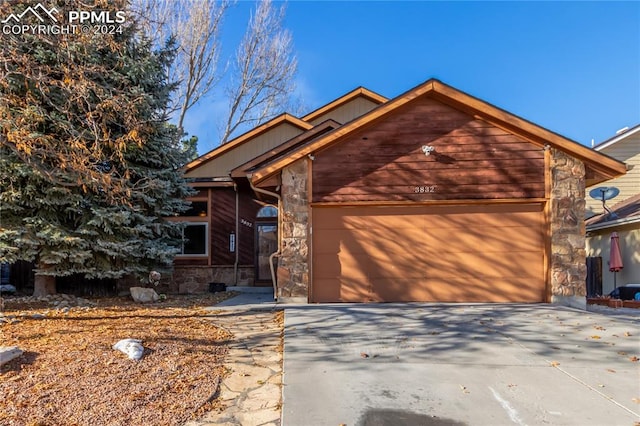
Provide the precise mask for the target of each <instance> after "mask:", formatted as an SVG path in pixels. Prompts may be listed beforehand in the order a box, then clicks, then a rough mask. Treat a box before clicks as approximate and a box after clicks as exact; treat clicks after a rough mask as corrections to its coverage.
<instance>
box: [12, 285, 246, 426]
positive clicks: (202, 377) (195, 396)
mask: <svg viewBox="0 0 640 426" xmlns="http://www.w3.org/2000/svg"><path fill="white" fill-rule="evenodd" d="M232 295H233V294H232V293H216V294H207V295H202V296H172V295H170V296H169V297H168V298H167V300H166V301H163V302H158V303H152V304H145V305H140V304H136V303H134V302H133V301H132V300H131V299H130V298H128V297H121V298H108V299H92V300H91V301H92V302H93V303H94V305H95V306H90V307H88V306H84V307H77V306H71V307H65V308H63V309H54V308H52V307H51V306H49V305H48V304H47V303H46V302H43V301H35V300H33V301H24V300H20V299H12V298H5V306H4V310H3V311H1V312H0V345H2V346H18V347H19V348H20V349H22V350H23V351H24V354H23V355H22V356H20V357H19V358H16V359H14V360H12V361H10V362H8V363H7V364H4V365H2V366H0V424H2V425H65V426H66V425H125V424H126V425H132V426H135V425H178V424H182V423H184V422H185V421H187V420H189V419H193V418H198V417H200V416H201V415H203V414H204V413H206V412H207V411H211V410H215V409H216V408H217V404H218V402H217V401H216V399H215V397H216V392H217V390H218V384H219V382H220V379H221V378H222V377H223V376H224V375H225V373H226V371H225V368H224V366H223V360H224V357H225V354H226V353H227V348H226V346H225V345H226V343H227V342H228V341H229V339H231V338H232V336H231V335H230V334H229V332H228V331H226V330H224V329H222V328H218V327H216V325H215V319H213V320H212V319H211V312H209V311H205V310H204V309H203V308H204V307H207V306H213V305H215V304H216V303H219V302H220V301H222V300H224V299H226V298H228V297H230V296H232ZM12 300H15V302H14V301H12ZM71 304H72V305H73V303H71ZM207 315H208V316H209V318H208V319H207V318H206V316H207ZM125 338H134V339H140V340H142V342H143V343H142V344H143V346H144V355H143V357H142V359H140V360H139V361H135V360H131V359H129V358H127V356H126V355H125V354H123V353H121V352H119V351H116V350H113V349H112V346H113V345H114V344H115V343H116V342H118V341H119V340H121V339H125Z"/></svg>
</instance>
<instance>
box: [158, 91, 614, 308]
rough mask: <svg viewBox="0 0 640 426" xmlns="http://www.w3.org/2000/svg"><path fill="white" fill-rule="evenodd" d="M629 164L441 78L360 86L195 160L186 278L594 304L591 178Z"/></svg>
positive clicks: (179, 270)
mask: <svg viewBox="0 0 640 426" xmlns="http://www.w3.org/2000/svg"><path fill="white" fill-rule="evenodd" d="M625 171H626V167H625V165H624V163H622V162H620V161H618V160H615V159H613V158H610V157H608V156H606V155H603V154H601V153H599V152H597V151H593V150H591V149H589V148H587V147H585V146H583V145H580V144H578V143H576V142H574V141H571V140H569V139H567V138H564V137H562V136H560V135H558V134H556V133H553V132H551V131H549V130H547V129H544V128H542V127H540V126H537V125H535V124H533V123H531V122H529V121H526V120H525V119H522V118H520V117H517V116H515V115H513V114H510V113H508V112H507V111H504V110H502V109H500V108H498V107H496V106H493V105H491V104H489V103H487V102H484V101H482V100H480V99H477V98H475V97H473V96H470V95H468V94H466V93H464V92H462V91H460V90H458V89H455V88H453V87H451V86H448V85H446V84H444V83H442V82H440V81H438V80H434V79H432V80H428V81H426V82H425V83H423V84H420V85H419V86H417V87H414V88H412V89H410V90H409V91H407V92H406V93H403V94H401V95H399V96H397V97H396V98H393V99H386V98H384V97H383V96H380V95H378V94H376V93H374V92H371V91H369V90H367V89H364V88H359V89H356V90H355V91H352V92H350V93H348V94H346V95H344V96H342V97H340V98H338V99H336V100H335V101H333V102H331V103H329V104H328V105H326V106H323V107H321V108H319V109H317V110H315V111H313V112H312V113H310V114H308V115H306V116H304V117H301V118H296V117H293V116H291V115H287V114H283V115H281V116H278V117H276V118H274V119H273V120H271V121H269V122H267V123H265V124H263V125H261V126H258V127H256V128H255V129H253V130H251V131H249V132H247V133H245V134H243V135H241V136H239V137H238V138H236V139H234V140H232V141H230V142H229V143H227V144H225V145H222V146H220V147H218V148H216V149H214V150H212V151H211V152H209V153H207V154H205V155H203V156H202V157H200V158H198V159H196V160H194V161H193V162H192V163H190V164H188V165H187V166H186V168H185V174H186V176H187V177H188V178H191V179H192V180H193V185H194V187H195V188H196V189H198V191H199V192H198V194H197V196H195V197H193V199H192V201H193V208H192V210H191V212H189V215H188V216H185V217H182V218H180V220H187V221H188V223H189V226H188V227H187V229H186V231H185V236H186V237H187V240H186V241H187V242H186V243H185V246H184V250H183V253H182V254H181V255H180V256H178V257H177V259H176V261H175V271H174V274H173V276H172V277H171V279H172V283H173V286H174V288H176V289H178V290H179V291H182V292H195V291H206V285H207V283H208V282H224V283H226V284H230V285H234V284H238V285H256V286H258V285H266V286H273V287H274V292H275V293H274V294H275V296H276V297H277V299H278V301H279V302H289V301H302V302H311V303H323V302H391V301H438V302H529V303H535V302H554V303H562V304H566V305H574V306H581V307H583V306H584V305H585V297H584V296H585V285H584V280H585V275H586V268H585V248H584V247H585V231H584V222H583V220H582V218H583V217H584V214H585V210H584V202H585V201H584V198H585V185H588V186H591V185H595V184H599V183H601V182H604V181H607V180H609V179H613V178H616V177H619V176H622V175H624V173H625Z"/></svg>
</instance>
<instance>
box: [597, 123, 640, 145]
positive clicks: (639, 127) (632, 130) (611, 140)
mask: <svg viewBox="0 0 640 426" xmlns="http://www.w3.org/2000/svg"><path fill="white" fill-rule="evenodd" d="M638 132H640V124H638V125H636V126H634V127H632V128H630V129H627V130H625V131H623V132H621V133H620V134H617V135H615V136H614V137H612V138H609V139H607V140H606V141H603V142H600V143H599V144H598V145H596V146H594V147H593V149H595V150H596V151H601V150H603V149H605V148H608V147H610V146H611V145H613V144H615V143H617V142H620V141H622V140H625V139H626V138H628V137H629V136H631V135H633V134H634V133H638Z"/></svg>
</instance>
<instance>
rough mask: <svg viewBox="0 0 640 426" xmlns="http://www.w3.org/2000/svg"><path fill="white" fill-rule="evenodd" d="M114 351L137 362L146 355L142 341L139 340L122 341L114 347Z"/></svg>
mask: <svg viewBox="0 0 640 426" xmlns="http://www.w3.org/2000/svg"><path fill="white" fill-rule="evenodd" d="M113 349H114V350H116V351H120V352H122V353H123V354H125V355H127V356H128V357H129V359H135V360H136V361H137V360H139V359H140V358H142V354H143V353H144V348H143V347H142V340H137V339H122V340H120V341H119V342H118V343H116V344H115V345H113Z"/></svg>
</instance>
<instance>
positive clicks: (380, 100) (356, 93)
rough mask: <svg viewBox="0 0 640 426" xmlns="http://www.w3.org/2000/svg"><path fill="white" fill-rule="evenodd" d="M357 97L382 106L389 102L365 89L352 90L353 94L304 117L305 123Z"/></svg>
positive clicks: (348, 94)
mask: <svg viewBox="0 0 640 426" xmlns="http://www.w3.org/2000/svg"><path fill="white" fill-rule="evenodd" d="M357 97H363V98H366V99H369V100H370V101H372V102H373V103H376V104H378V105H379V104H382V103H385V102H387V100H388V99H387V98H385V97H384V96H382V95H379V94H377V93H375V92H373V91H371V90H369V89H367V88H365V87H362V86H360V87H358V88H356V89H354V90H352V91H351V92H349V93H347V94H345V95H342V96H340V97H339V98H337V99H334V100H333V101H331V102H329V103H328V104H326V105H324V106H322V107H320V108H318V109H316V110H315V111H312V112H310V113H309V114H307V115H305V116H304V117H302V120H303V121H313V120H315V119H316V118H318V117H320V116H321V115H323V114H326V113H328V112H329V111H332V110H334V109H336V108H338V107H340V106H342V105H344V104H346V103H348V102H350V101H351V100H353V99H355V98H357Z"/></svg>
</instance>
